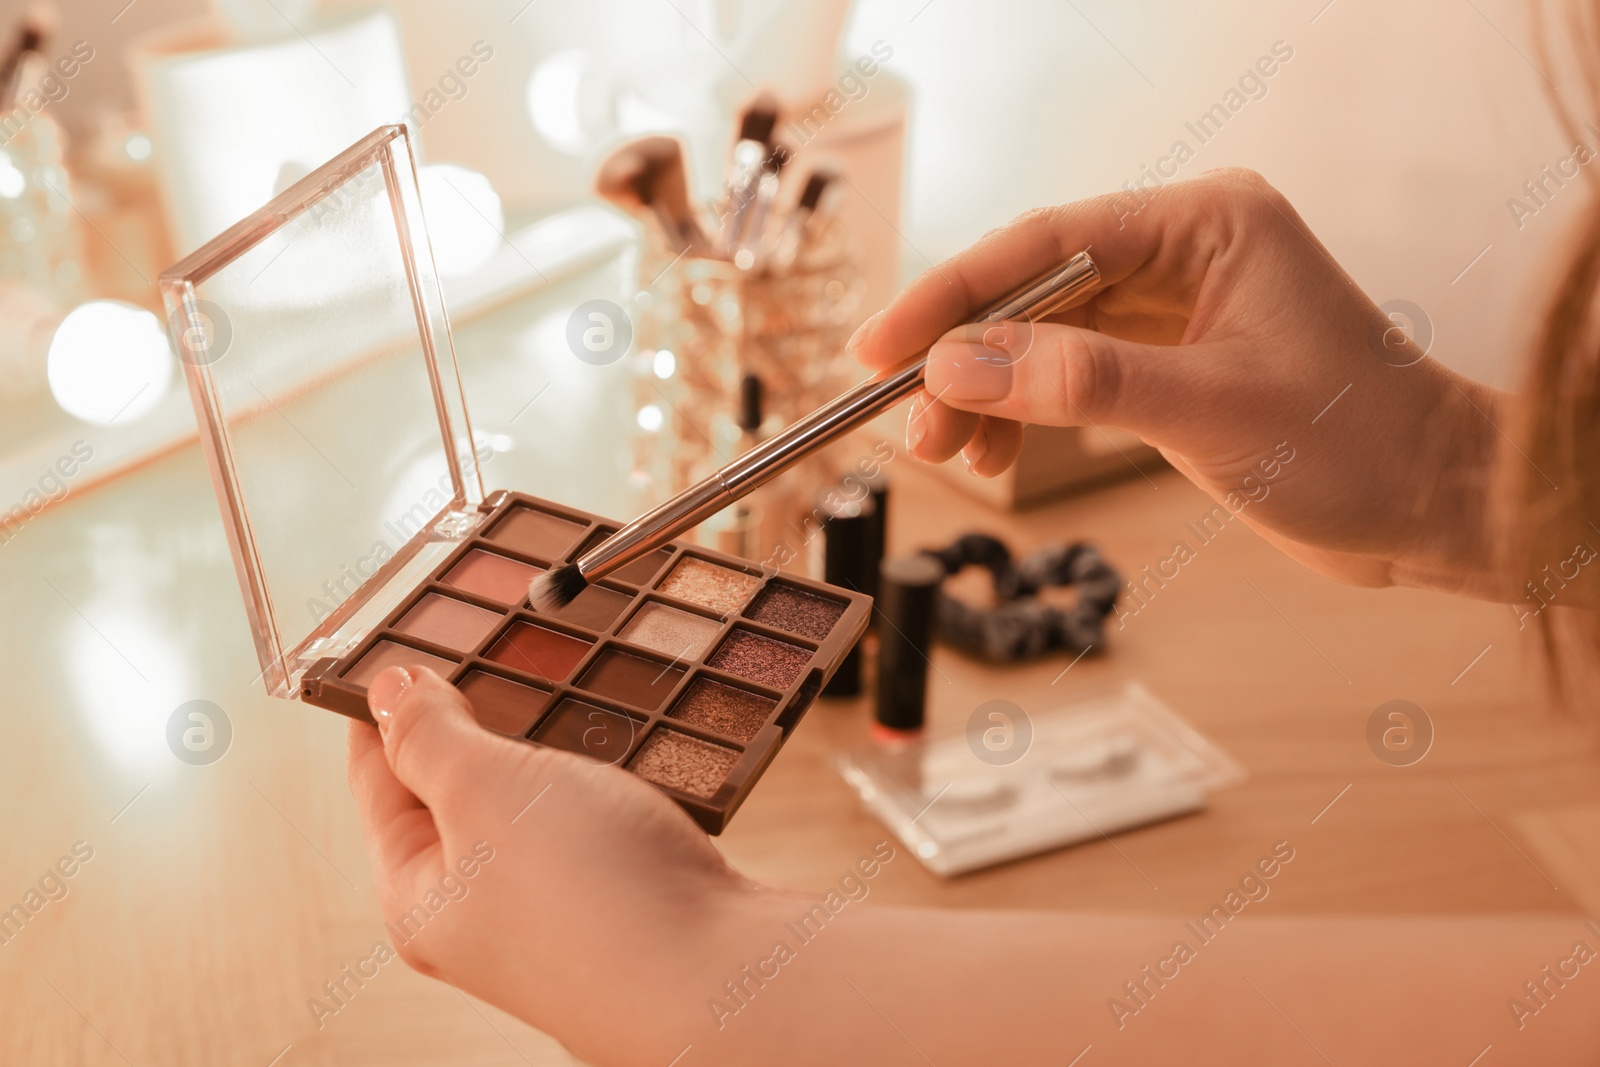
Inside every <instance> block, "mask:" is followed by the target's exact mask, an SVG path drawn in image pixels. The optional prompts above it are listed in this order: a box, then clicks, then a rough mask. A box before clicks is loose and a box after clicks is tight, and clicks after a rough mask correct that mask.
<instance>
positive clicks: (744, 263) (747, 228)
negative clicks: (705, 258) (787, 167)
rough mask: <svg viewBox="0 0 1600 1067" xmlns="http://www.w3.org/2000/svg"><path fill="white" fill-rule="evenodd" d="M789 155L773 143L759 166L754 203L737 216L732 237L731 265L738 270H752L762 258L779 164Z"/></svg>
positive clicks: (778, 183)
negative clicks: (736, 229)
mask: <svg viewBox="0 0 1600 1067" xmlns="http://www.w3.org/2000/svg"><path fill="white" fill-rule="evenodd" d="M789 158H790V153H789V150H788V149H787V148H784V147H783V146H782V145H776V146H774V147H773V149H772V153H771V154H770V155H769V156H767V161H766V163H765V164H764V165H763V166H762V170H761V174H760V176H759V177H758V178H757V179H756V185H755V202H754V203H752V204H751V205H750V208H749V210H748V211H746V212H745V214H744V215H743V217H742V218H740V219H739V232H738V234H737V235H736V237H735V239H734V245H733V264H734V266H736V267H738V268H739V269H740V270H754V269H755V266H756V264H757V263H758V262H759V261H760V260H761V258H762V257H761V252H762V248H763V247H764V245H765V243H766V234H767V220H768V219H769V218H770V217H771V216H772V206H773V205H774V204H776V203H777V202H778V188H779V185H780V183H781V182H782V174H783V167H784V164H786V163H788V162H789Z"/></svg>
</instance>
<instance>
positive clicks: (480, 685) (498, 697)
mask: <svg viewBox="0 0 1600 1067" xmlns="http://www.w3.org/2000/svg"><path fill="white" fill-rule="evenodd" d="M456 687H457V688H458V689H460V690H461V692H462V693H463V694H464V695H465V696H466V698H467V700H468V701H470V702H471V703H472V712H473V714H474V715H476V716H477V717H478V721H479V722H480V723H482V724H483V725H484V726H486V727H487V728H489V729H490V730H494V731H497V732H499V733H502V734H507V735H509V736H511V737H526V736H527V735H528V731H529V730H531V729H533V724H534V723H536V722H538V721H539V716H540V715H543V714H544V709H545V708H547V707H549V706H550V701H551V699H552V697H551V695H550V694H549V693H548V692H546V691H545V690H543V689H535V688H534V687H533V686H531V685H523V684H522V683H521V682H513V681H511V680H510V679H509V678H502V677H500V676H499V675H498V674H489V673H488V672H486V671H469V672H467V674H466V676H465V677H463V678H462V679H461V681H459V682H457V683H456Z"/></svg>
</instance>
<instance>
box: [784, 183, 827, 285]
mask: <svg viewBox="0 0 1600 1067" xmlns="http://www.w3.org/2000/svg"><path fill="white" fill-rule="evenodd" d="M837 180H838V175H836V174H834V173H833V172H832V171H830V170H815V171H812V172H811V174H810V176H809V177H807V178H806V187H805V188H804V189H803V190H801V192H800V199H799V200H798V201H796V202H795V205H794V207H793V208H791V209H790V211H789V215H788V217H787V218H786V219H784V222H783V229H782V231H781V232H780V233H779V234H778V240H777V242H776V244H775V246H774V248H773V250H772V256H771V257H770V258H771V262H772V266H773V268H774V269H775V270H786V269H788V268H789V267H792V266H794V263H795V260H797V259H799V258H800V249H801V248H802V247H803V246H804V245H805V237H806V228H807V227H808V226H810V225H811V220H812V219H813V218H815V217H817V216H818V215H819V214H825V213H826V208H823V207H822V198H823V196H824V195H825V194H826V193H827V192H828V191H829V190H830V189H832V188H834V187H835V183H836V182H837Z"/></svg>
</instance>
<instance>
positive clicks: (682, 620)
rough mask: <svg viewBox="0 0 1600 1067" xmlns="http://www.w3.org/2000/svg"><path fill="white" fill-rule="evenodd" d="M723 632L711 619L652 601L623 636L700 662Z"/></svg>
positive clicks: (626, 628)
mask: <svg viewBox="0 0 1600 1067" xmlns="http://www.w3.org/2000/svg"><path fill="white" fill-rule="evenodd" d="M720 629H722V627H721V626H719V625H717V624H716V623H715V622H713V621H711V620H710V619H707V618H704V617H702V616H700V615H691V614H690V613H689V612H687V611H680V610H678V609H677V608H669V607H667V605H665V604H657V603H655V602H654V601H651V602H650V603H647V604H645V605H644V606H643V607H641V608H640V609H639V610H638V612H637V613H635V614H634V616H633V618H632V619H630V620H629V621H628V625H627V626H625V627H623V628H622V633H621V634H620V635H619V636H620V637H621V638H622V639H623V640H624V641H632V642H633V643H634V644H636V645H643V646H644V647H645V648H650V649H654V650H655V651H657V652H665V653H666V654H667V655H669V656H681V657H683V658H686V659H698V658H699V657H700V656H701V655H702V654H703V653H704V652H705V650H706V649H708V648H710V647H711V642H712V641H713V640H714V639H715V638H716V636H717V631H718V630H720Z"/></svg>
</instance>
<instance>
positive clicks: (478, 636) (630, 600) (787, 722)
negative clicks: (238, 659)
mask: <svg viewBox="0 0 1600 1067" xmlns="http://www.w3.org/2000/svg"><path fill="white" fill-rule="evenodd" d="M480 511H481V514H482V516H483V517H482V519H481V520H480V522H479V524H478V526H477V529H476V530H469V531H468V532H467V533H466V534H465V535H464V536H463V538H462V540H461V541H460V543H458V544H456V545H453V546H444V551H443V552H442V553H441V554H440V556H439V557H438V559H437V562H436V563H434V564H433V567H432V569H431V570H430V571H429V572H428V573H427V575H426V576H425V577H424V578H423V580H422V581H421V582H419V583H418V584H416V585H415V587H414V588H412V589H411V590H410V591H409V592H404V593H400V594H399V595H398V596H396V597H395V598H394V600H393V601H392V602H393V603H395V604H396V606H395V608H394V609H393V610H392V611H391V612H390V613H389V614H388V615H387V616H386V617H384V618H383V619H382V620H380V621H379V622H378V623H377V624H376V625H375V626H374V627H373V630H374V631H375V633H374V634H373V635H372V636H370V637H369V636H366V635H362V639H361V641H360V643H359V644H357V645H355V646H354V647H353V649H352V651H351V652H349V653H348V654H347V655H345V656H343V657H325V658H323V659H319V660H317V661H316V662H315V663H314V664H312V666H311V667H310V668H308V669H307V670H306V671H305V673H304V674H303V675H302V678H301V685H300V696H301V698H302V699H304V700H306V701H309V702H310V703H313V704H320V705H322V706H323V707H328V708H333V709H334V710H336V711H341V712H343V713H345V714H347V715H353V716H356V717H358V718H366V717H367V703H366V687H367V686H368V685H369V684H370V683H371V681H372V679H373V678H374V677H376V676H377V674H378V672H379V671H381V670H383V668H385V667H389V666H394V665H402V666H404V665H421V666H426V667H430V668H432V669H433V670H435V671H437V672H439V674H440V676H442V677H443V678H444V679H445V680H446V681H449V682H452V683H453V684H454V685H455V686H456V687H457V688H458V689H460V690H461V692H462V694H463V695H464V696H465V697H466V698H467V701H468V703H469V704H471V705H472V710H473V714H474V715H476V716H477V719H478V722H479V723H480V724H481V725H482V726H483V727H484V728H485V729H488V730H493V731H495V732H497V733H500V734H503V735H505V736H507V737H512V738H518V739H524V740H526V741H527V742H529V743H532V744H536V745H545V746H548V747H551V748H557V749H563V750H565V751H568V752H574V753H577V754H578V755H580V756H583V757H584V758H587V759H591V760H598V761H600V762H604V763H612V764H615V765H617V766H618V767H623V768H625V769H627V770H629V771H630V772H632V773H634V774H637V775H639V776H640V777H641V778H644V779H646V780H647V781H650V782H654V783H655V784H657V785H660V786H661V787H662V788H663V789H664V790H666V791H667V792H668V795H670V796H671V797H672V799H673V800H674V801H675V802H676V803H677V804H678V805H679V806H680V807H682V808H683V809H684V810H685V811H687V812H688V813H689V814H690V815H691V816H692V817H693V818H694V819H695V821H696V822H698V823H699V824H700V825H701V826H702V827H704V828H705V829H706V830H707V831H708V832H709V833H714V834H715V833H720V832H721V831H722V828H723V827H724V826H726V825H727V823H728V820H729V819H730V818H731V817H732V816H733V814H734V812H735V811H737V810H738V808H739V805H740V804H742V803H743V802H744V798H745V797H746V796H747V795H748V794H749V792H750V789H751V788H752V787H753V786H754V785H755V783H756V781H757V780H758V779H759V778H760V776H761V773H762V771H763V770H764V769H765V768H766V766H767V765H768V764H769V763H770V762H771V760H772V758H773V756H774V754H775V753H776V752H777V750H778V748H780V747H781V746H782V745H783V743H784V741H785V740H786V739H787V737H788V735H789V733H790V731H791V730H792V729H793V728H794V726H795V724H796V723H798V722H799V721H800V719H801V718H802V717H803V716H804V714H805V712H806V709H807V708H808V707H809V706H810V704H811V702H812V700H813V699H815V697H816V695H817V693H818V691H819V690H820V689H821V687H822V685H823V684H824V683H825V682H826V681H827V678H828V676H829V675H830V674H831V673H832V672H833V671H834V670H835V669H837V668H838V666H839V664H840V663H841V662H842V661H843V659H844V657H845V654H846V653H847V652H848V651H849V649H850V648H851V647H853V646H854V644H855V643H856V641H858V640H859V639H860V637H861V633H862V631H863V630H864V629H865V628H866V624H867V619H868V616H869V615H870V613H871V610H872V604H871V601H870V600H869V599H868V598H867V597H865V596H862V595H861V594H859V593H854V592H848V591H845V590H838V589H834V588H833V587H832V586H827V585H823V584H821V583H819V582H810V581H807V580H806V579H803V578H795V577H792V576H789V575H784V576H782V577H779V578H773V579H765V578H763V577H762V576H761V575H760V574H756V573H752V572H751V571H750V570H749V569H748V565H747V564H745V563H744V562H742V561H740V560H736V559H733V558H732V557H724V556H722V555H720V554H719V553H717V552H713V551H710V550H707V549H703V548H699V547H689V546H684V545H681V544H672V545H668V546H666V547H664V548H662V549H660V550H659V551H657V552H656V553H654V554H652V555H651V556H650V557H648V558H647V559H644V560H636V561H634V563H633V564H631V565H629V566H627V567H623V568H622V569H621V570H619V571H614V572H612V573H610V574H607V575H605V576H603V577H602V578H600V579H599V580H597V581H594V582H591V583H590V584H589V586H588V587H587V588H586V589H585V590H584V591H583V592H582V593H581V594H580V595H579V596H578V597H576V598H575V599H574V600H573V601H572V603H570V604H568V605H566V606H565V607H563V608H562V609H560V610H559V611H556V612H553V613H548V614H547V613H545V612H543V611H542V610H540V609H537V608H535V607H534V606H533V605H532V604H530V603H529V601H528V596H527V590H528V582H529V580H530V579H532V578H533V577H535V576H537V575H538V574H539V573H540V572H542V571H543V570H544V569H546V568H547V567H557V566H561V565H562V564H565V563H570V562H572V561H573V560H575V559H576V558H578V556H580V555H581V554H582V553H583V552H584V551H585V550H587V548H588V547H590V546H591V545H592V543H593V541H594V540H595V538H597V537H602V536H605V534H606V533H607V531H614V530H615V529H616V528H617V527H616V526H615V525H614V524H612V523H610V522H607V521H606V520H603V519H601V518H598V517H596V516H588V517H583V516H581V515H580V513H577V512H574V511H572V510H571V509H568V508H560V507H557V506H554V505H547V504H545V503H544V502H543V501H540V500H537V499H535V498H532V497H528V496H523V495H521V494H514V493H503V492H502V493H496V494H494V495H492V496H491V497H490V498H489V500H487V501H485V502H484V504H483V505H482V506H481V509H480ZM786 634H787V635H791V636H790V637H788V638H787V639H786V638H785V637H784V635H786ZM424 649H431V650H432V651H431V652H430V651H424ZM522 803H526V798H524V799H523V801H522Z"/></svg>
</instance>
